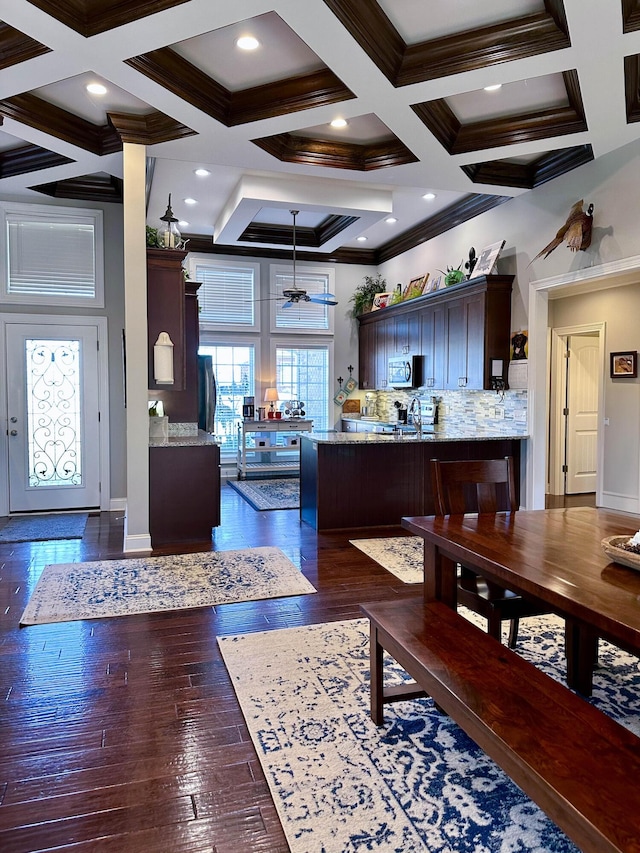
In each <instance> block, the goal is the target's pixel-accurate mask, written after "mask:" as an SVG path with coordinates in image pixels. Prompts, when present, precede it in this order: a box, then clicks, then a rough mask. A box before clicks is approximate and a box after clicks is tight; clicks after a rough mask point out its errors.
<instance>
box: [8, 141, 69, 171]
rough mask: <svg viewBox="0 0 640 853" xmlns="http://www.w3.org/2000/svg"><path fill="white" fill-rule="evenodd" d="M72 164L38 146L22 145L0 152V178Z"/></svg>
mask: <svg viewBox="0 0 640 853" xmlns="http://www.w3.org/2000/svg"><path fill="white" fill-rule="evenodd" d="M73 162H74V161H73V160H71V159H70V158H69V157H63V156H62V154H56V153H55V152H54V151H47V149H46V148H41V147H40V146H39V145H22V146H21V147H20V148H9V149H7V150H6V151H2V152H0V178H12V177H14V176H15V175H25V174H27V173H28V172H37V171H40V170H42V169H52V168H53V167H54V166H64V165H66V164H67V163H73Z"/></svg>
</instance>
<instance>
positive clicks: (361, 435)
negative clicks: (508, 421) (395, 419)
mask: <svg viewBox="0 0 640 853" xmlns="http://www.w3.org/2000/svg"><path fill="white" fill-rule="evenodd" d="M301 438H302V439H303V440H305V441H312V442H314V443H315V444H415V443H417V442H423V443H428V444H433V443H434V442H437V441H502V440H504V439H526V438H529V436H528V435H527V434H523V433H516V432H510V433H497V432H496V431H495V430H491V431H487V432H483V431H482V430H481V429H479V428H477V427H476V428H473V429H467V430H465V429H463V428H462V429H461V428H458V429H456V428H451V427H449V428H448V429H438V428H437V427H436V429H435V430H434V431H433V432H427V433H423V434H422V436H421V437H420V438H418V436H417V435H416V434H412V433H408V434H407V433H401V434H400V435H389V433H380V432H312V433H305V434H304V435H302V436H301Z"/></svg>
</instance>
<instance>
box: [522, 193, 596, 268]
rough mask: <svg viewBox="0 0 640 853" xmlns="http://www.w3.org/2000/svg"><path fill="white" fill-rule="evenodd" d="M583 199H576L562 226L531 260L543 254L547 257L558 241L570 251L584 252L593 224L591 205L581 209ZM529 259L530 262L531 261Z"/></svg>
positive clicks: (589, 243) (589, 241)
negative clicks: (585, 209)
mask: <svg viewBox="0 0 640 853" xmlns="http://www.w3.org/2000/svg"><path fill="white" fill-rule="evenodd" d="M583 206H584V199H580V201H577V202H576V203H575V204H574V205H573V207H572V208H571V210H570V212H569V216H567V221H566V222H565V223H564V225H563V226H562V228H559V229H558V231H557V232H556V236H555V237H554V238H553V240H552V241H551V242H550V243H548V244H547V245H546V246H545V247H544V249H542V250H541V251H540V252H538V254H537V255H536V256H535V258H534V259H533V261H537V260H538V258H541V257H542V256H543V255H544V257H545V258H548V257H549V255H550V254H551V252H553V250H554V249H556V248H557V247H558V246H559V245H560V243H563V242H565V243H566V244H567V248H568V249H571V251H572V252H577V251H578V250H580V251H582V252H584V250H585V249H588V248H589V246H590V245H591V228H592V226H593V205H592V204H590V205H589V207H588V208H587V211H586V213H585V211H584V210H583ZM533 261H531V263H533Z"/></svg>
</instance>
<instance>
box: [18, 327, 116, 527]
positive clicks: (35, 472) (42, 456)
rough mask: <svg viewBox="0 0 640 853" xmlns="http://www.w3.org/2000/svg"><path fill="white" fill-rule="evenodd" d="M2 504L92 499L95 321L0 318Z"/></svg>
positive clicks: (55, 506) (96, 444)
mask: <svg viewBox="0 0 640 853" xmlns="http://www.w3.org/2000/svg"><path fill="white" fill-rule="evenodd" d="M6 366H7V415H8V436H7V439H8V448H9V451H8V457H9V463H8V464H9V511H10V512H24V511H33V510H39V511H48V510H65V509H80V508H92V507H99V506H100V414H99V405H98V396H99V395H98V389H99V381H98V328H97V326H91V325H86V326H84V325H75V324H74V325H69V326H66V325H57V324H49V323H42V324H32V323H12V322H10V321H9V322H8V323H7V325H6Z"/></svg>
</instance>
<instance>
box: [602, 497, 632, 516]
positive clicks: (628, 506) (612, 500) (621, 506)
mask: <svg viewBox="0 0 640 853" xmlns="http://www.w3.org/2000/svg"><path fill="white" fill-rule="evenodd" d="M600 506H602V508H603V509H614V510H617V511H619V512H630V513H633V514H634V515H637V514H638V513H640V501H639V500H638V498H637V497H634V496H632V495H619V494H616V493H615V492H602V503H601V504H600Z"/></svg>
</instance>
